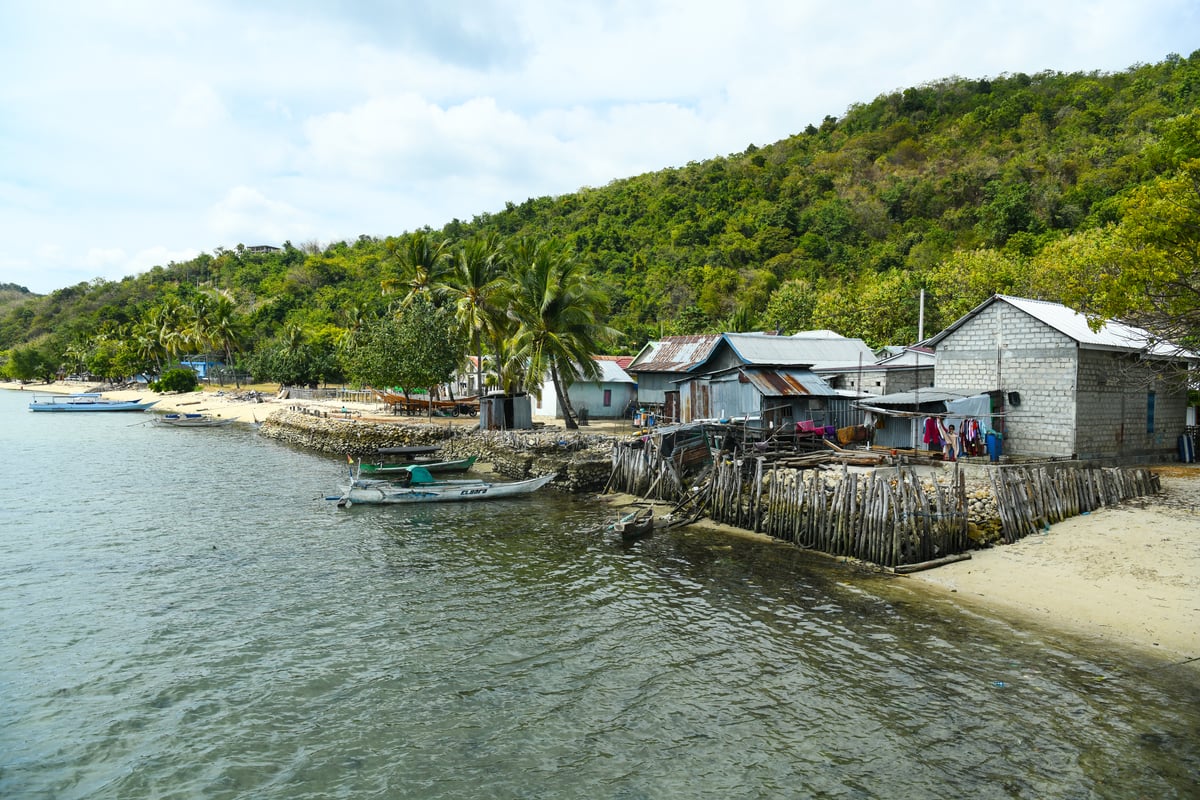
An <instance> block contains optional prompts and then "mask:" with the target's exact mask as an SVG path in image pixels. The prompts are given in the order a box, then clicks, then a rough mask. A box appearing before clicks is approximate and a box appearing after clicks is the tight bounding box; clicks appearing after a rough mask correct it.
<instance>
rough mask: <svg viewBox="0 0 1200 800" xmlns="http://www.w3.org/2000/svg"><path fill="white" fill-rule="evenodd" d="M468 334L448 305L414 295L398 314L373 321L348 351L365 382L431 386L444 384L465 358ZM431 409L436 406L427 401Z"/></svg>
mask: <svg viewBox="0 0 1200 800" xmlns="http://www.w3.org/2000/svg"><path fill="white" fill-rule="evenodd" d="M465 350H466V338H465V336H464V335H463V332H462V328H461V326H459V324H458V323H457V322H456V321H455V319H454V316H453V312H452V311H451V310H450V309H449V308H436V307H435V306H434V305H433V304H432V303H431V302H430V301H429V300H427V299H425V298H424V297H420V296H417V297H414V298H413V300H412V302H411V303H410V304H409V305H408V307H406V308H405V309H404V310H403V311H401V312H400V314H399V315H398V316H391V315H387V316H383V317H380V318H379V319H378V320H375V321H374V322H371V323H369V324H368V325H366V326H365V327H364V329H363V332H362V336H361V338H360V340H359V342H358V344H357V346H356V347H355V348H354V350H353V352H352V353H351V355H350V359H349V362H350V363H349V372H350V374H351V376H352V377H353V378H354V379H356V380H358V381H360V382H362V383H363V384H365V385H371V386H375V387H388V386H399V387H401V388H402V389H403V391H404V394H405V396H406V397H407V396H408V393H409V390H410V389H411V388H413V387H420V388H423V389H426V390H428V392H429V397H430V400H432V398H433V390H434V387H436V386H438V385H439V384H442V383H446V382H447V381H449V380H450V378H451V376H453V374H454V370H455V369H456V368H457V367H458V365H459V364H461V363H462V358H463V354H464V352H465ZM429 408H430V414H432V410H433V405H432V403H431V404H430V406H429Z"/></svg>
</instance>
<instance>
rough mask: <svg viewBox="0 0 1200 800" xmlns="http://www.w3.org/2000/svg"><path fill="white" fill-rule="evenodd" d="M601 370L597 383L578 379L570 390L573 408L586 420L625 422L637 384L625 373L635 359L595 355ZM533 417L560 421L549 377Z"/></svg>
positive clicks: (535, 404) (536, 403)
mask: <svg viewBox="0 0 1200 800" xmlns="http://www.w3.org/2000/svg"><path fill="white" fill-rule="evenodd" d="M592 358H593V360H594V361H595V362H596V366H597V367H599V368H600V377H599V378H598V379H597V380H594V381H593V380H589V379H587V378H581V377H576V378H575V379H574V381H573V382H572V383H571V386H570V387H569V388H568V389H567V397H568V398H569V399H570V401H571V408H573V409H574V410H575V412H576V414H578V415H580V417H581V421H582V420H585V419H624V418H625V417H627V416H628V412H629V411H630V410H631V409H632V408H633V407H634V405H635V404H636V402H637V382H636V381H635V380H634V379H633V378H632V377H631V376H630V375H629V373H628V372H626V371H625V369H624V367H625V366H628V365H629V362H631V361H632V360H633V359H632V357H629V356H593V357H592ZM533 414H534V416H538V417H554V418H558V419H561V418H562V410H561V409H560V408H559V407H558V395H556V394H555V392H554V382H553V381H551V380H550V378H549V377H547V378H546V381H545V383H543V384H542V391H541V397H540V398H534V406H533Z"/></svg>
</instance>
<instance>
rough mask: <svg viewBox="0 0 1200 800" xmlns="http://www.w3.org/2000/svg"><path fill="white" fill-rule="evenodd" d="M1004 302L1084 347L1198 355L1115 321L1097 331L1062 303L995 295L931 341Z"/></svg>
mask: <svg viewBox="0 0 1200 800" xmlns="http://www.w3.org/2000/svg"><path fill="white" fill-rule="evenodd" d="M996 302H1003V303H1007V304H1008V305H1010V306H1012V307H1013V308H1016V309H1018V310H1020V311H1023V312H1025V313H1026V314H1028V315H1029V316H1031V317H1033V318H1034V319H1036V320H1038V321H1039V322H1041V323H1043V324H1045V325H1047V326H1049V327H1051V328H1054V329H1055V330H1056V331H1058V332H1059V333H1061V334H1063V335H1064V336H1068V337H1070V338H1071V339H1073V340H1074V341H1075V342H1077V343H1078V344H1079V346H1080V347H1083V348H1088V349H1095V350H1119V351H1124V352H1134V353H1138V352H1143V351H1145V352H1149V353H1152V354H1154V355H1159V356H1181V357H1194V356H1195V354H1192V353H1187V352H1184V351H1183V350H1182V349H1181V348H1179V347H1176V346H1174V345H1171V344H1168V343H1166V342H1156V341H1155V339H1154V337H1153V336H1151V334H1150V333H1149V332H1147V331H1146V330H1144V329H1142V328H1135V327H1133V326H1132V325H1126V324H1124V323H1122V322H1116V321H1114V320H1109V321H1106V322H1105V323H1104V324H1103V325H1102V326H1101V327H1100V329H1099V330H1095V331H1093V330H1092V329H1091V327H1090V326H1089V325H1088V318H1087V317H1086V316H1085V315H1083V314H1080V313H1079V312H1078V311H1075V310H1074V309H1071V308H1067V307H1066V306H1064V305H1062V304H1061V303H1051V302H1049V301H1047V300H1030V299H1028V298H1024V297H1011V296H1009V295H1004V294H997V295H992V296H991V297H989V298H988V299H987V300H985V301H983V302H982V303H980V304H979V305H977V306H976V307H975V308H973V309H971V310H970V311H968V312H967V313H966V314H964V315H963V316H962V317H960V318H959V319H957V320H956V321H955V322H954V323H953V324H951V325H950V326H949V327H948V328H946V329H945V330H944V331H942V332H941V333H939V334H937V335H936V336H934V337H933V338H931V339H930V340H929V341H928V344H930V345H936V344H937V343H938V342H940V341H942V340H943V339H945V338H946V337H947V336H948V335H950V334H951V333H953V332H954V331H956V330H958V329H959V328H961V327H962V326H963V325H964V324H965V323H966V322H967V321H968V320H970V319H971V318H973V317H975V316H976V315H978V314H979V312H981V311H983V309H985V308H987V307H988V306H989V305H991V304H992V303H996Z"/></svg>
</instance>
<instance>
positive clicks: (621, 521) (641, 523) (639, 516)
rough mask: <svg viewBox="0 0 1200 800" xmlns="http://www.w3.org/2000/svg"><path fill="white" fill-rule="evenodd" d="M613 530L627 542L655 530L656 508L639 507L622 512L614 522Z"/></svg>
mask: <svg viewBox="0 0 1200 800" xmlns="http://www.w3.org/2000/svg"><path fill="white" fill-rule="evenodd" d="M613 530H615V531H616V532H617V533H619V534H620V535H621V539H622V540H623V541H626V542H631V541H633V540H634V539H640V538H642V537H643V536H646V535H647V534H649V533H651V532H652V531H653V530H654V509H652V508H638V509H634V510H633V511H630V512H628V513H626V514H622V515H621V516H620V517H619V518H618V519H617V521H616V522H614V523H613Z"/></svg>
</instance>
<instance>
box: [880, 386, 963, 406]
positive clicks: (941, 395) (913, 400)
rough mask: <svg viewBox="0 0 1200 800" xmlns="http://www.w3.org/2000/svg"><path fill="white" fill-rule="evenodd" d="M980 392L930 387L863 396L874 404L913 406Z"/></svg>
mask: <svg viewBox="0 0 1200 800" xmlns="http://www.w3.org/2000/svg"><path fill="white" fill-rule="evenodd" d="M977 394H980V393H979V392H976V391H968V390H966V389H962V390H959V389H934V388H932V387H929V388H927V389H922V390H920V391H919V392H894V393H892V394H880V395H874V396H871V397H863V398H862V401H863V403H865V404H867V405H872V406H911V405H916V404H917V403H921V404H924V403H940V402H943V401H945V400H962V399H963V398H964V397H974V396H975V395H977Z"/></svg>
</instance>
